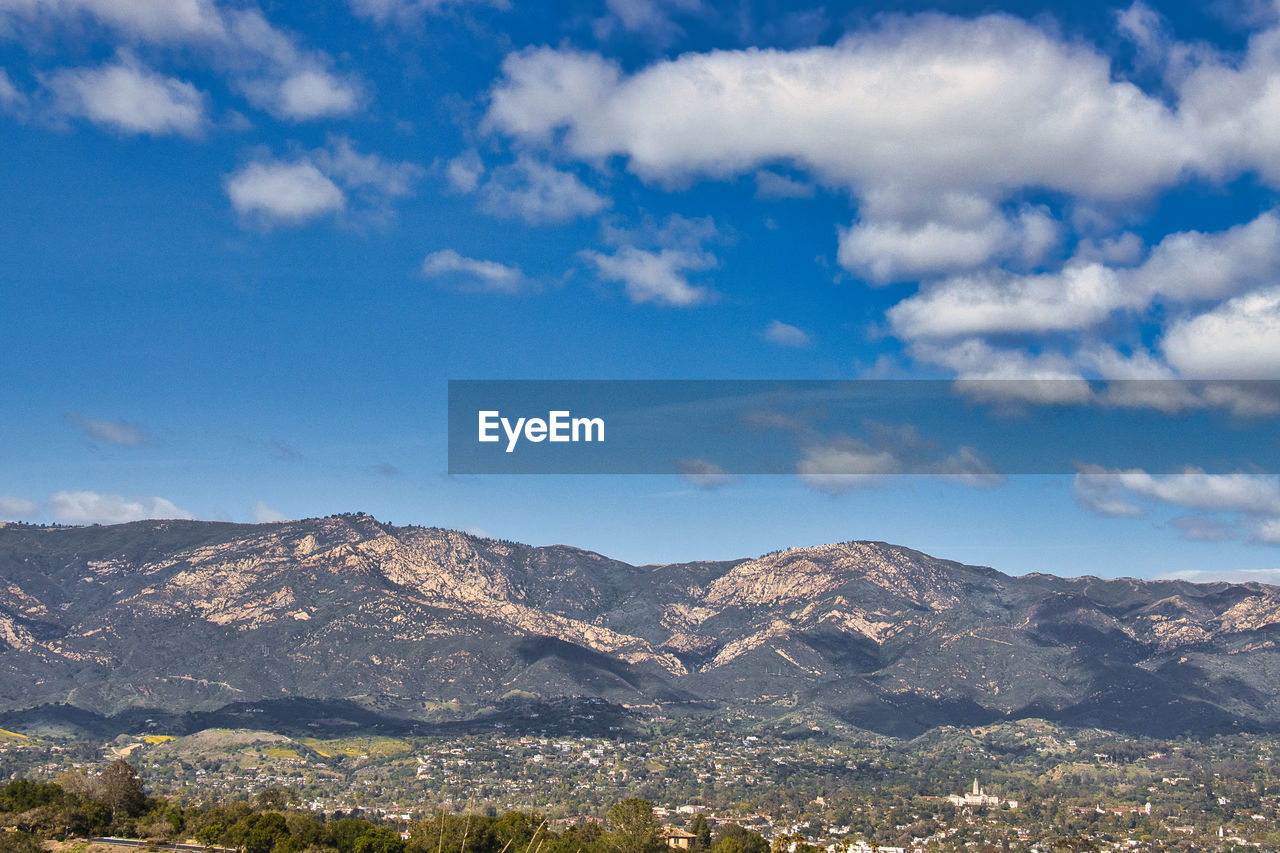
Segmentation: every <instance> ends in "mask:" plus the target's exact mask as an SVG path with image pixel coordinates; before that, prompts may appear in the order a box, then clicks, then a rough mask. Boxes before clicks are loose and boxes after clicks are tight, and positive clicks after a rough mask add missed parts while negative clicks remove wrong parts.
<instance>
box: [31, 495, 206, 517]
mask: <svg viewBox="0 0 1280 853" xmlns="http://www.w3.org/2000/svg"><path fill="white" fill-rule="evenodd" d="M48 511H49V515H50V516H51V517H52V518H53V520H54V521H56V522H58V523H60V524H123V523H124V522H126V521H141V520H143V519H148V518H195V516H194V515H193V514H191V513H190V512H188V511H187V510H185V509H182V508H181V507H178V506H176V505H174V504H173V503H172V502H171V501H168V500H166V499H164V498H161V497H154V496H150V497H135V498H127V497H124V496H122V495H113V494H102V493H99V492H89V491H80V492H55V493H54V494H53V495H50V497H49V502H48Z"/></svg>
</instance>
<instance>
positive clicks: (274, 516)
mask: <svg viewBox="0 0 1280 853" xmlns="http://www.w3.org/2000/svg"><path fill="white" fill-rule="evenodd" d="M252 519H253V523H254V524H274V523H275V522H278V521H288V520H289V516H287V515H285V514H284V513H282V512H281V511H280V510H278V509H276V508H275V507H272V506H268V505H267V503H266V501H258V502H257V503H256V504H254V505H253V515H252Z"/></svg>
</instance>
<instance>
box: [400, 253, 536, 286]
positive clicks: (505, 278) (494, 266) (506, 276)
mask: <svg viewBox="0 0 1280 853" xmlns="http://www.w3.org/2000/svg"><path fill="white" fill-rule="evenodd" d="M420 271H421V273H422V275H424V276H426V277H427V278H438V279H443V280H444V281H446V282H449V283H451V284H452V285H453V286H454V287H456V288H457V289H459V290H463V291H469V292H475V293H517V292H519V291H520V290H522V289H524V287H525V286H526V285H527V283H528V282H527V280H526V279H525V277H524V273H522V272H521V271H520V268H519V267H515V266H507V265H506V264H500V263H498V262H497V261H485V260H478V259H476V258H468V257H464V256H462V255H460V254H458V253H457V252H455V251H454V250H453V249H441V250H440V251H436V252H432V253H431V254H429V255H427V257H426V258H425V259H424V260H423V261H422V266H421V268H420Z"/></svg>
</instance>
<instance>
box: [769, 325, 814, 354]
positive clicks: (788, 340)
mask: <svg viewBox="0 0 1280 853" xmlns="http://www.w3.org/2000/svg"><path fill="white" fill-rule="evenodd" d="M761 335H762V336H763V337H764V339H765V340H766V341H768V342H769V343H771V344H777V345H778V346H780V347H790V348H792V349H801V348H803V347H807V346H809V345H810V344H811V343H813V338H811V337H810V336H809V333H808V332H806V331H804V330H803V329H800V328H797V327H795V326H792V325H791V324H790V323H784V322H782V321H781V320H770V321H769V325H767V326H765V327H764V331H763V332H761Z"/></svg>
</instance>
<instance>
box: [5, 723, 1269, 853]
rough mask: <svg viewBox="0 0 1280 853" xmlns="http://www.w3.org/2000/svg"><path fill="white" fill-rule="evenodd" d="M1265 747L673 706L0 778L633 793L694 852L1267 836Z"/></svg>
mask: <svg viewBox="0 0 1280 853" xmlns="http://www.w3.org/2000/svg"><path fill="white" fill-rule="evenodd" d="M640 735H642V736H640ZM1277 750H1280V738H1274V737H1271V736H1253V735H1233V736H1221V737H1216V738H1213V739H1211V740H1207V741H1195V740H1187V741H1161V740H1152V739H1139V738H1131V737H1126V736H1123V735H1118V734H1114V733H1109V732H1102V731H1099V730H1089V729H1082V730H1071V729H1062V728H1059V727H1056V726H1053V725H1051V724H1048V723H1042V722H1038V721H1023V722H1020V723H1011V724H1001V725H996V726H988V727H982V728H973V729H969V728H957V727H944V728H941V729H936V730H934V731H932V732H930V733H927V734H926V735H923V736H921V737H919V738H916V739H914V740H911V741H894V740H892V739H889V738H883V737H879V736H871V735H867V736H853V737H841V738H833V737H829V736H820V735H819V733H818V732H816V731H813V730H810V731H809V732H808V736H797V733H796V732H794V731H792V732H776V731H773V732H771V731H766V730H759V731H758V732H756V733H752V734H743V733H741V732H740V731H735V730H734V729H732V728H731V727H729V726H727V725H723V724H706V723H694V722H691V721H673V720H665V721H657V722H652V723H650V724H649V727H648V728H647V729H646V730H645V731H644V732H642V733H636V732H632V733H626V734H623V733H617V734H616V735H615V736H613V737H608V736H602V735H599V734H591V735H588V734H578V735H563V734H551V733H547V734H543V733H539V732H538V731H536V730H535V731H528V732H508V731H504V730H502V729H495V730H494V731H492V732H491V733H471V734H463V735H458V736H454V737H433V738H406V737H389V736H382V735H366V734H361V733H350V734H344V735H341V736H330V737H321V736H317V737H289V736H285V735H282V734H273V733H268V732H257V731H250V730H225V729H224V730H207V731H203V732H198V733H195V734H192V735H187V736H173V735H156V734H145V735H140V736H128V735H124V736H120V737H117V738H114V739H112V740H111V741H109V742H106V743H99V744H93V743H89V742H86V741H84V740H63V739H58V738H56V737H49V736H36V735H29V736H23V735H21V734H20V733H17V732H8V733H4V734H3V735H2V736H0V773H3V777H0V778H4V777H7V778H14V779H16V778H31V779H42V780H48V781H56V780H59V779H63V778H66V777H67V774H68V773H71V774H74V773H85V772H88V773H93V772H95V771H94V768H95V767H97V768H100V767H101V766H102V765H103V763H104V762H108V761H111V760H125V759H127V760H128V761H129V762H130V763H131V765H132V766H135V767H137V768H138V771H139V773H140V775H141V777H142V778H143V779H145V781H146V785H147V788H148V791H149V792H150V793H151V794H153V795H158V796H162V797H165V798H168V799H169V800H170V801H172V802H176V803H181V804H184V805H185V806H188V807H212V806H214V805H216V804H226V803H229V802H236V801H247V802H252V801H254V799H255V798H258V797H263V796H269V797H271V798H273V801H275V800H279V801H281V802H288V803H290V804H291V805H292V806H293V807H295V808H300V809H304V810H306V811H309V812H310V813H312V814H314V815H317V816H320V817H321V818H323V819H324V820H328V821H332V820H335V819H336V820H341V819H349V818H352V817H357V816H358V817H361V818H364V819H368V820H372V821H374V822H376V823H378V824H379V825H384V826H386V827H390V828H392V829H394V830H395V831H396V832H397V833H399V835H400V837H401V839H402V840H404V841H406V842H408V840H409V839H410V837H411V836H412V835H413V833H414V832H419V833H420V832H421V831H422V828H421V827H422V825H423V823H424V822H429V821H432V820H437V821H438V820H443V819H445V817H446V816H448V817H452V818H458V819H465V816H467V815H478V816H488V817H493V818H496V817H497V816H499V815H503V814H510V813H521V814H525V815H530V816H537V817H538V820H542V819H544V818H545V820H546V821H547V826H548V827H549V830H550V831H556V832H569V831H571V830H572V831H574V832H577V831H579V829H580V828H582V827H586V826H590V825H595V826H597V827H599V831H601V832H603V831H605V830H606V829H608V827H609V826H610V824H609V814H610V810H611V808H613V807H614V806H615V805H616V804H617V803H619V802H622V801H626V800H629V799H636V798H639V799H643V800H644V801H646V802H648V803H650V804H652V811H653V815H654V819H655V821H656V822H657V824H656V825H657V826H658V827H659V830H658V836H659V838H661V839H664V840H665V843H666V844H667V846H668V847H670V848H675V849H679V850H692V851H695V853H696V851H697V850H700V849H704V848H706V845H708V844H711V843H712V842H711V841H709V840H708V839H720V838H722V837H728V835H732V834H735V833H739V834H743V835H742V837H752V838H759V839H761V842H760V843H762V844H765V845H767V846H768V847H769V848H771V849H772V850H773V851H774V853H820V851H826V853H853V851H858V852H859V853H860V851H870V850H873V849H876V850H880V851H932V850H974V849H977V850H987V849H990V850H1025V851H1051V850H1056V849H1094V850H1114V851H1120V850H1176V849H1185V850H1231V849H1241V850H1244V849H1257V850H1269V849H1280V831H1278V830H1277V825H1276V821H1277V816H1278V815H1280V780H1277V776H1276V774H1275V765H1274V755H1275V754H1276V751H1277ZM699 831H701V832H702V842H699V841H698V839H697V838H696V836H697V835H698V833H699ZM708 833H709V835H708ZM727 834H728V835H727ZM700 843H701V844H702V846H701V847H700V846H699V844H700ZM708 849H709V848H708ZM735 849H737V848H735ZM744 849H745V848H744ZM473 853H474V851H473ZM568 853H574V851H572V850H570V851H568ZM722 853H723V851H722ZM739 853H742V850H739ZM761 853H763V851H761Z"/></svg>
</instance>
